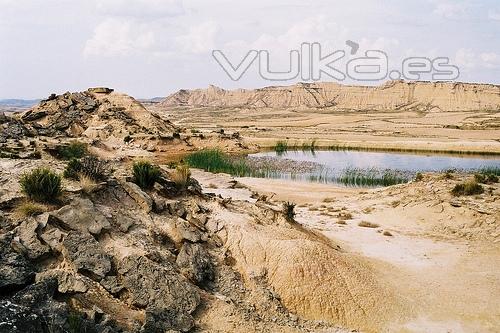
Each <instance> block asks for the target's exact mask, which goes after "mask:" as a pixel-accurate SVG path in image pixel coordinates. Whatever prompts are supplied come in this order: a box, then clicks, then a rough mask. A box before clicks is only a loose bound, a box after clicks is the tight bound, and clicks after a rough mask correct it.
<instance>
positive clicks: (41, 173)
mask: <svg viewBox="0 0 500 333" xmlns="http://www.w3.org/2000/svg"><path fill="white" fill-rule="evenodd" d="M19 183H20V185H21V189H22V191H23V192H24V193H25V194H26V195H27V196H28V198H30V199H33V200H34V201H38V202H50V201H53V200H55V199H56V198H57V197H58V196H59V195H60V194H61V192H62V188H61V176H59V175H57V174H56V173H54V172H52V171H51V170H50V169H47V168H37V169H35V170H33V171H31V172H29V173H25V174H24V175H22V176H21V179H20V180H19Z"/></svg>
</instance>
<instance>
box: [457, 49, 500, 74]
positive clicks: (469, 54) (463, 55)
mask: <svg viewBox="0 0 500 333" xmlns="http://www.w3.org/2000/svg"><path fill="white" fill-rule="evenodd" d="M455 62H456V64H457V65H458V66H459V67H460V68H461V69H465V70H471V69H498V68H500V55H499V54H497V53H495V52H482V53H475V52H474V51H472V50H471V49H460V50H458V51H457V54H456V57H455Z"/></svg>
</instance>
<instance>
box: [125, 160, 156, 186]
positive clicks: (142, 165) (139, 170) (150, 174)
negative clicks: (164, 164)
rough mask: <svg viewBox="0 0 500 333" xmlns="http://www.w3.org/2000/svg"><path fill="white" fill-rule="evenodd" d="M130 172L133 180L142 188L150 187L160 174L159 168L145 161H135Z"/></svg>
mask: <svg viewBox="0 0 500 333" xmlns="http://www.w3.org/2000/svg"><path fill="white" fill-rule="evenodd" d="M132 172H133V174H134V182H135V183H136V184H137V185H139V187H141V188H143V189H150V188H152V187H153V186H154V185H155V183H156V181H157V180H158V179H159V178H160V175H161V172H160V169H159V168H158V167H157V166H154V165H152V164H151V163H150V162H147V161H139V162H135V163H134V165H133V167H132Z"/></svg>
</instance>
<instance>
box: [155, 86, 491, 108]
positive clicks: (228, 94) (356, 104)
mask: <svg viewBox="0 0 500 333" xmlns="http://www.w3.org/2000/svg"><path fill="white" fill-rule="evenodd" d="M162 105H163V106H165V107H177V106H187V107H218V108H224V107H243V108H306V109H307V108H327V109H331V110H339V111H343V110H347V111H399V110H415V111H432V110H440V111H478V110H485V111H490V110H496V111H498V110H500V86H496V85H491V84H473V83H454V82H404V81H390V82H387V83H386V84H384V85H381V86H378V87H372V86H349V85H341V84H337V83H327V82H324V83H299V84H296V85H293V86H282V87H280V86H274V87H266V88H262V89H255V90H244V89H238V90H224V89H221V88H218V87H215V86H210V87H209V88H208V89H196V90H180V91H178V92H176V93H174V94H173V95H171V96H169V97H167V98H166V99H165V100H164V101H163V102H162Z"/></svg>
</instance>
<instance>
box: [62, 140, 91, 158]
mask: <svg viewBox="0 0 500 333" xmlns="http://www.w3.org/2000/svg"><path fill="white" fill-rule="evenodd" d="M57 152H58V155H59V157H60V158H63V159H65V160H71V159H73V158H82V157H83V156H85V155H86V154H87V144H85V143H83V142H78V141H73V142H70V144H69V145H67V146H61V147H59V148H58V150H57Z"/></svg>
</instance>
